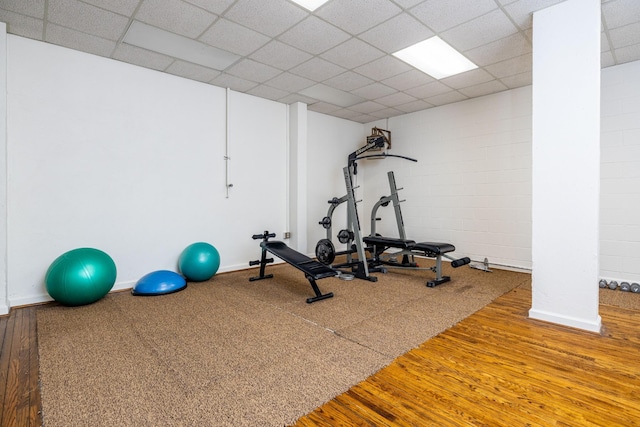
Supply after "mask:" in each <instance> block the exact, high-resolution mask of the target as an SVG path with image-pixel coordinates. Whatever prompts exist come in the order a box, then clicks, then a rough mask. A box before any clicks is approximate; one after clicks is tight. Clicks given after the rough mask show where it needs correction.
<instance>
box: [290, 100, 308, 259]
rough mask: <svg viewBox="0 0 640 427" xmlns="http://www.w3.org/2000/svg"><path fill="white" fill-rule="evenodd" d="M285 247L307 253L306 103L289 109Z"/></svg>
mask: <svg viewBox="0 0 640 427" xmlns="http://www.w3.org/2000/svg"><path fill="white" fill-rule="evenodd" d="M289 227H290V229H289V230H288V231H290V232H291V240H290V241H289V244H290V246H291V247H293V248H294V249H296V250H298V251H299V252H302V253H305V254H306V253H307V252H308V250H307V104H304V103H301V102H296V103H294V104H291V105H290V106H289Z"/></svg>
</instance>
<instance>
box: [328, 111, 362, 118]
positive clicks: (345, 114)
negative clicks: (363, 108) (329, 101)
mask: <svg viewBox="0 0 640 427" xmlns="http://www.w3.org/2000/svg"><path fill="white" fill-rule="evenodd" d="M331 115H333V116H336V117H340V118H342V119H347V120H353V119H354V118H355V117H360V116H362V113H359V112H357V111H353V110H350V109H348V108H342V109H340V110H337V111H332V112H331ZM354 121H355V120H354Z"/></svg>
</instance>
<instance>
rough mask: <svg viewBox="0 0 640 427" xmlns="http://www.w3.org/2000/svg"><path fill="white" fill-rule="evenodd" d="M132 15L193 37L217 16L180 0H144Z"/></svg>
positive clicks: (200, 32)
mask: <svg viewBox="0 0 640 427" xmlns="http://www.w3.org/2000/svg"><path fill="white" fill-rule="evenodd" d="M134 17H135V19H137V20H139V21H142V22H146V23H147V24H150V25H154V26H156V27H159V28H162V29H164V30H168V31H171V32H173V33H177V34H180V35H183V36H187V37H191V38H194V39H195V38H197V37H198V36H200V35H201V34H202V32H203V31H204V30H206V29H207V28H208V27H209V25H211V24H212V23H213V21H215V20H216V19H217V18H218V16H217V15H214V14H213V13H209V12H205V11H204V10H202V9H200V8H199V7H195V6H193V5H191V4H189V3H185V2H183V1H180V0H144V1H143V2H142V4H141V6H140V8H139V9H138V12H137V13H136V14H135V16H134Z"/></svg>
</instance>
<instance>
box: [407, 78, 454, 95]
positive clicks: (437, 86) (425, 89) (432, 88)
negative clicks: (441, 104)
mask: <svg viewBox="0 0 640 427" xmlns="http://www.w3.org/2000/svg"><path fill="white" fill-rule="evenodd" d="M452 90H453V89H451V88H450V87H449V86H447V85H445V84H443V83H440V82H439V81H434V82H431V83H427V84H426V85H422V86H418V87H414V88H412V89H410V90H407V93H409V94H410V95H412V96H413V97H414V98H429V97H431V96H435V95H440V94H443V93H447V92H451V91H452Z"/></svg>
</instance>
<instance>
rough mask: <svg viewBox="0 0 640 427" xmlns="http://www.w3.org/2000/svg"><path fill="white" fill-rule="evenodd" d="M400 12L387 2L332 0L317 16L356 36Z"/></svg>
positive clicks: (396, 7) (380, 0)
mask: <svg viewBox="0 0 640 427" xmlns="http://www.w3.org/2000/svg"><path fill="white" fill-rule="evenodd" d="M401 11H402V9H400V8H399V7H398V6H396V5H395V4H393V3H392V2H390V1H388V0H332V1H331V2H329V3H327V5H326V6H325V7H323V8H322V9H320V10H319V11H318V13H317V15H318V16H319V17H321V18H324V19H325V20H327V21H329V22H331V23H332V24H334V25H335V26H337V27H338V28H341V29H342V30H344V31H346V32H347V33H349V34H352V35H356V34H360V33H361V32H363V31H366V30H368V29H369V28H371V27H373V26H375V25H378V24H379V23H381V22H383V21H386V20H387V19H390V18H392V17H393V16H395V15H397V14H398V13H400V12H401Z"/></svg>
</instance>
